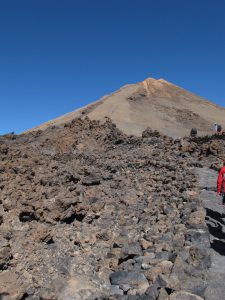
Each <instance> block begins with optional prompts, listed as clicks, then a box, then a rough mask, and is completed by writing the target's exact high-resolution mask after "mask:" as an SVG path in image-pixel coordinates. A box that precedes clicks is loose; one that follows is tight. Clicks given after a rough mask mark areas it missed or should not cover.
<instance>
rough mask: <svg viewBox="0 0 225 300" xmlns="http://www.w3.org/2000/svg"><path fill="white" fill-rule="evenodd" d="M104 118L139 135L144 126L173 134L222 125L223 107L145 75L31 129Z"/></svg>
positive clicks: (224, 124) (205, 130)
mask: <svg viewBox="0 0 225 300" xmlns="http://www.w3.org/2000/svg"><path fill="white" fill-rule="evenodd" d="M86 116H88V117H89V118H91V119H96V120H104V118H105V117H110V118H111V119H112V120H113V122H115V123H116V124H117V126H118V128H120V129H121V130H122V131H124V132H125V133H128V134H134V135H141V133H142V131H143V130H144V129H145V128H146V127H148V126H149V127H151V128H152V129H157V130H159V131H161V132H163V133H164V134H167V135H169V136H173V137H179V136H184V135H189V132H190V129H191V128H192V127H196V128H197V129H198V133H199V134H208V133H212V127H213V124H214V123H215V122H216V123H218V124H221V125H222V127H223V128H225V108H222V107H220V106H218V105H216V104H213V103H212V102H209V101H207V100H205V99H203V98H201V97H199V96H196V95H194V94H192V93H190V92H188V91H186V90H184V89H182V88H180V87H178V86H176V85H174V84H172V83H169V82H167V81H165V80H163V79H159V80H156V79H153V78H148V79H146V80H144V81H143V82H140V83H137V84H130V85H126V86H124V87H122V88H121V89H119V90H118V91H116V92H115V93H113V94H111V95H108V96H105V97H103V98H102V99H100V100H99V101H96V102H94V103H92V104H89V105H87V106H85V107H83V108H81V109H79V110H76V111H73V112H71V113H68V114H66V115H63V116H61V117H59V118H56V119H54V120H52V121H49V122H47V123H44V124H42V125H40V126H38V127H35V128H33V129H31V130H38V129H45V128H47V127H48V126H52V125H60V124H64V123H66V122H69V121H71V120H72V119H74V118H77V117H81V118H84V117H86Z"/></svg>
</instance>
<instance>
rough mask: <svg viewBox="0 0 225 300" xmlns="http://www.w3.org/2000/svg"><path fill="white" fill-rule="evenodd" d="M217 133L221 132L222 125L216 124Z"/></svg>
mask: <svg viewBox="0 0 225 300" xmlns="http://www.w3.org/2000/svg"><path fill="white" fill-rule="evenodd" d="M217 133H218V134H221V133H222V126H221V125H217Z"/></svg>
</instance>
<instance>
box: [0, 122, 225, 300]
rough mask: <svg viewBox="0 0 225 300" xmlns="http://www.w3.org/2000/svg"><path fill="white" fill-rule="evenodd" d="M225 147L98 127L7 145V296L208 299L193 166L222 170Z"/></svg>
mask: <svg viewBox="0 0 225 300" xmlns="http://www.w3.org/2000/svg"><path fill="white" fill-rule="evenodd" d="M224 146H225V137H224V136H214V137H212V138H209V137H204V138H202V139H200V138H199V139H195V140H191V141H189V140H173V139H172V138H169V137H166V136H162V135H160V134H159V133H158V132H154V131H151V130H150V129H147V130H145V131H144V132H143V137H134V136H127V135H125V134H123V133H122V132H120V131H119V130H118V129H117V128H116V127H115V125H114V124H112V123H111V121H110V120H107V121H106V123H105V124H100V123H99V122H97V121H90V120H89V119H85V120H80V119H76V120H74V121H73V122H71V123H69V124H67V125H66V126H60V127H54V128H48V129H47V130H45V131H35V132H31V133H28V134H23V135H20V136H14V135H9V136H2V137H0V175H1V177H0V229H1V230H0V297H1V299H3V300H10V299H17V300H22V299H23V300H24V299H26V300H30V299H37V300H38V299H45V300H47V299H49V300H53V299H68V300H69V299H160V300H161V299H171V300H174V299H184V297H186V298H185V299H195V300H198V299H199V300H200V299H202V298H201V297H204V290H205V288H206V281H205V276H206V273H207V272H206V271H207V269H208V268H209V267H210V256H209V252H208V250H209V238H208V230H207V227H206V225H205V220H204V219H205V211H204V209H203V207H202V203H201V201H200V199H199V196H198V189H197V187H196V178H195V175H194V173H193V170H194V169H193V168H194V167H195V166H199V167H201V166H203V165H207V164H209V162H210V164H211V165H212V166H211V167H213V168H217V167H218V164H219V163H221V159H222V157H223V156H224V154H225V153H224V148H225V147H224ZM199 233H201V234H199ZM191 294H192V295H191ZM169 295H170V296H169ZM197 295H198V296H197ZM200 296H201V297H200ZM144 297H145V298H144ZM168 297H169V298H168ZM179 297H183V298H179ZM188 297H189V298H188Z"/></svg>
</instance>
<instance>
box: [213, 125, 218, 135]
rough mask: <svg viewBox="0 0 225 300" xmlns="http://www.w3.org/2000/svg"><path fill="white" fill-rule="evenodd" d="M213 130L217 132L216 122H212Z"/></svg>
mask: <svg viewBox="0 0 225 300" xmlns="http://www.w3.org/2000/svg"><path fill="white" fill-rule="evenodd" d="M213 131H214V133H217V124H216V123H214V126H213Z"/></svg>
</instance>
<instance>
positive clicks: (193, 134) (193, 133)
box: [190, 128, 198, 137]
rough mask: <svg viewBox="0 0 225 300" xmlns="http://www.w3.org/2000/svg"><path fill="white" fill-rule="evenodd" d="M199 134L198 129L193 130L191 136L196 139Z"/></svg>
mask: <svg viewBox="0 0 225 300" xmlns="http://www.w3.org/2000/svg"><path fill="white" fill-rule="evenodd" d="M197 133H198V131H197V129H196V128H191V132H190V136H191V137H196V136H197Z"/></svg>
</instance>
